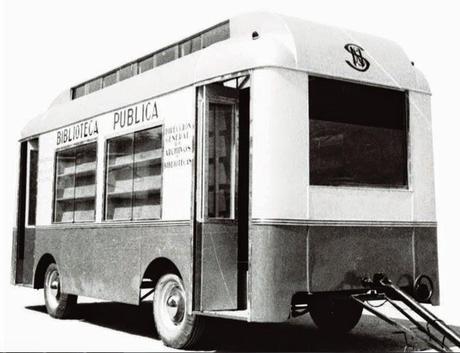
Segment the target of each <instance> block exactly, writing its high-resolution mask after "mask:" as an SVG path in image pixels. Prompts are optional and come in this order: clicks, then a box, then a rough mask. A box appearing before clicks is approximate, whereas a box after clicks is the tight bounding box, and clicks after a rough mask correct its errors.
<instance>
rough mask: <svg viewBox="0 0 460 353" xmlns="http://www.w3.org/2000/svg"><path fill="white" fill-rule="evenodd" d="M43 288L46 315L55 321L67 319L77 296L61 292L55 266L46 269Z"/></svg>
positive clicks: (57, 271) (51, 265)
mask: <svg viewBox="0 0 460 353" xmlns="http://www.w3.org/2000/svg"><path fill="white" fill-rule="evenodd" d="M43 288H44V295H45V305H46V311H47V312H48V314H49V315H50V316H52V317H54V318H57V319H65V318H66V317H69V315H70V314H71V312H72V310H73V308H74V307H75V304H76V303H77V296H76V295H73V294H66V293H62V292H61V281H60V277H59V270H58V267H57V265H56V264H50V265H49V266H48V268H47V269H46V273H45V282H44V284H43Z"/></svg>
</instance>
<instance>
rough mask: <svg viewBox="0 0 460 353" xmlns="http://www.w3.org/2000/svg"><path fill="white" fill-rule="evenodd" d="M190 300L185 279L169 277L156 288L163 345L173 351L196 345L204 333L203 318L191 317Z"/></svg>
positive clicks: (155, 302)
mask: <svg viewBox="0 0 460 353" xmlns="http://www.w3.org/2000/svg"><path fill="white" fill-rule="evenodd" d="M186 308H187V297H186V294H185V289H184V285H183V283H182V280H181V279H180V278H179V277H178V276H177V275H175V274H166V275H164V276H163V277H161V278H160V280H159V281H158V283H157V284H156V286H155V294H154V298H153V315H154V319H155V325H156V329H157V332H158V334H159V335H160V338H161V340H162V341H163V343H164V344H165V345H167V346H169V347H173V348H190V347H192V346H194V345H195V344H196V343H197V342H198V340H199V338H200V337H201V336H202V333H203V325H204V322H203V318H202V317H199V316H197V315H194V314H191V315H189V314H187V309H186Z"/></svg>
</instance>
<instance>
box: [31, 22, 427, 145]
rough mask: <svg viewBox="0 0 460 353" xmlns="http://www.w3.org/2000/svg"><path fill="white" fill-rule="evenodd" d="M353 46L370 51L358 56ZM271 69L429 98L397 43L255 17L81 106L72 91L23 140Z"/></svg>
mask: <svg viewBox="0 0 460 353" xmlns="http://www.w3.org/2000/svg"><path fill="white" fill-rule="evenodd" d="M253 32H257V33H258V38H257V39H253ZM347 44H352V45H354V46H353V48H356V47H355V46H356V45H357V46H359V47H360V48H362V50H359V52H356V51H355V52H354V54H355V55H354V56H353V55H352V53H351V51H352V50H351V49H348V50H347V49H346V48H345V46H346V45H347ZM353 58H354V59H355V60H358V61H359V62H358V64H357V65H355V66H356V67H358V68H360V66H359V64H361V68H363V67H364V68H366V71H359V70H357V69H355V68H353V67H352V66H353V65H350V64H349V63H353ZM347 61H348V62H349V63H347ZM266 66H271V67H283V68H290V69H296V70H302V71H306V72H309V73H313V74H318V75H325V76H331V77H337V78H344V79H349V80H355V81H362V82H367V83H370V84H376V85H383V86H389V87H395V88H399V89H409V90H418V91H423V92H427V93H429V87H428V85H427V83H426V81H425V80H424V78H423V76H422V75H421V73H419V72H418V71H417V70H416V69H415V68H414V67H413V66H412V64H411V62H410V60H409V59H408V58H407V56H406V55H405V53H404V52H403V50H402V49H401V48H400V47H399V46H398V45H396V44H395V43H393V42H391V41H388V40H385V39H382V38H378V37H375V36H370V35H366V34H362V33H356V32H352V31H348V30H344V29H340V28H335V27H331V26H326V25H321V24H317V23H313V22H308V21H305V20H300V19H296V18H291V17H285V16H280V15H276V14H269V13H250V14H246V15H240V16H238V17H235V18H233V19H231V20H230V39H228V40H224V41H222V42H218V43H215V44H214V45H211V46H210V47H208V48H206V49H203V50H200V51H197V52H195V53H193V54H190V55H187V56H185V57H182V58H180V59H178V60H175V61H172V62H170V63H167V64H165V65H162V66H159V67H156V68H154V69H152V70H150V71H146V72H144V73H142V74H140V75H137V76H134V77H132V78H130V79H127V80H125V81H122V82H119V83H117V84H115V85H113V86H110V87H107V88H104V89H102V90H100V91H97V92H94V93H92V94H89V95H87V96H83V97H81V98H78V99H76V100H71V95H70V89H68V90H66V91H64V92H63V93H62V94H61V95H60V96H59V97H58V98H57V99H56V100H55V101H54V102H53V104H52V105H51V107H50V108H49V110H48V111H46V112H45V113H44V114H42V115H40V116H39V117H37V118H35V119H34V120H32V121H31V122H30V123H29V124H28V125H27V126H26V127H25V129H24V130H23V132H22V138H27V137H30V136H33V135H38V134H41V133H44V132H47V131H50V130H53V129H56V128H58V127H61V126H65V125H69V124H72V123H75V122H77V121H80V120H83V119H87V118H89V117H92V116H95V115H98V114H102V113H104V112H107V111H110V110H113V109H116V108H118V107H120V106H123V105H128V104H131V103H132V102H136V101H140V100H143V99H146V98H149V97H153V96H157V95H160V94H164V93H167V92H169V91H172V90H175V89H179V88H182V87H185V86H188V85H191V84H194V83H196V82H200V81H203V80H206V79H210V78H213V77H216V76H220V75H223V74H227V73H232V72H237V71H241V70H247V69H251V68H257V67H266Z"/></svg>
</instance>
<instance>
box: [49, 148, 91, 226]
mask: <svg viewBox="0 0 460 353" xmlns="http://www.w3.org/2000/svg"><path fill="white" fill-rule="evenodd" d="M56 164H57V169H56V188H55V214H54V221H55V222H80V221H91V220H94V214H95V199H96V143H89V144H86V145H82V146H78V147H74V148H70V149H66V150H63V151H59V152H57V154H56Z"/></svg>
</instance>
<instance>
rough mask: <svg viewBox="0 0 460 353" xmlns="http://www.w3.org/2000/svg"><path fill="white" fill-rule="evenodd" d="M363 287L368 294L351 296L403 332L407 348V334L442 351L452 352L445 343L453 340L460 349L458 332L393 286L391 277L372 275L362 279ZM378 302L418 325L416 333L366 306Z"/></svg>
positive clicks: (453, 343)
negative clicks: (384, 301) (419, 319)
mask: <svg viewBox="0 0 460 353" xmlns="http://www.w3.org/2000/svg"><path fill="white" fill-rule="evenodd" d="M363 285H364V286H366V287H367V288H369V291H368V292H367V293H365V294H352V295H351V298H352V299H353V300H355V301H356V302H358V303H359V304H361V305H362V306H363V307H364V309H366V310H368V311H370V312H371V313H373V314H374V315H375V316H377V317H378V318H380V319H382V320H384V321H386V322H387V323H389V324H391V325H393V326H395V327H397V328H399V329H400V330H401V331H400V333H403V334H404V336H405V338H406V348H407V347H408V346H409V344H408V343H407V336H406V335H407V334H408V335H409V336H412V337H417V338H419V339H421V340H422V341H424V342H425V343H426V344H427V345H428V346H429V347H431V348H432V349H435V350H437V351H440V352H450V351H452V350H451V349H450V348H449V346H448V344H447V343H446V340H448V341H450V342H451V343H452V345H454V346H456V347H458V348H460V336H459V335H458V334H457V333H456V332H454V331H453V330H452V329H451V328H450V327H449V326H447V325H446V324H445V323H444V321H442V320H440V319H439V318H438V317H436V316H435V315H434V314H433V313H431V312H430V311H429V310H427V309H426V308H425V307H423V306H422V305H420V304H419V303H418V302H417V301H416V300H415V299H413V298H412V297H411V296H409V295H408V294H406V293H405V292H403V291H402V290H401V289H400V288H399V287H397V286H396V285H394V284H393V283H392V282H391V280H390V279H388V277H387V276H385V275H384V274H381V273H378V274H375V275H374V276H373V279H370V278H365V279H363ZM379 299H380V300H386V301H388V302H389V303H390V304H391V305H392V306H393V307H394V308H396V309H397V310H398V311H399V312H400V313H401V314H403V315H404V316H405V317H406V318H407V319H408V320H409V321H410V322H411V323H412V324H413V325H415V328H416V329H417V330H415V331H414V330H412V329H409V328H408V327H406V326H404V325H402V324H400V323H398V322H396V321H395V320H393V319H391V318H389V317H388V316H386V315H384V314H382V313H381V312H379V311H378V310H376V307H375V306H372V305H370V304H368V303H367V301H369V300H379ZM396 301H400V302H402V303H404V304H405V305H406V306H407V307H408V308H409V309H410V310H411V311H412V312H414V313H415V314H417V315H418V316H419V317H420V318H421V319H422V320H424V321H425V323H426V324H425V325H423V324H421V323H420V322H419V321H418V320H416V318H415V316H414V315H413V313H412V312H409V311H407V310H405V308H404V307H402V306H401V305H400V304H399V303H397V302H396ZM436 333H437V334H436ZM452 345H451V346H452Z"/></svg>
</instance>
